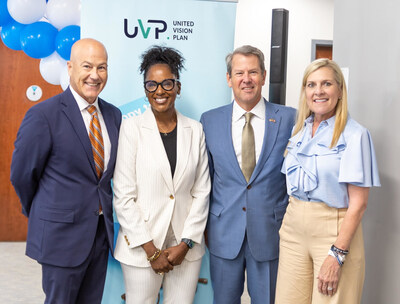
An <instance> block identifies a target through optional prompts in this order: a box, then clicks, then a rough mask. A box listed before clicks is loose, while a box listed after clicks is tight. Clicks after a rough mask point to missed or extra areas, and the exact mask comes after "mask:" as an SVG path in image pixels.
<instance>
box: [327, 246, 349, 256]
mask: <svg viewBox="0 0 400 304" xmlns="http://www.w3.org/2000/svg"><path fill="white" fill-rule="evenodd" d="M331 250H332V251H334V252H337V253H340V254H344V255H347V254H348V253H349V251H348V250H343V249H340V248H337V247H336V246H335V245H332V246H331Z"/></svg>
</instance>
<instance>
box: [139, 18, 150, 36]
mask: <svg viewBox="0 0 400 304" xmlns="http://www.w3.org/2000/svg"><path fill="white" fill-rule="evenodd" d="M138 21H139V26H140V30H141V31H142V34H143V37H144V39H147V37H148V36H149V33H150V27H148V28H147V29H146V31H145V30H144V27H143V23H142V20H141V19H138Z"/></svg>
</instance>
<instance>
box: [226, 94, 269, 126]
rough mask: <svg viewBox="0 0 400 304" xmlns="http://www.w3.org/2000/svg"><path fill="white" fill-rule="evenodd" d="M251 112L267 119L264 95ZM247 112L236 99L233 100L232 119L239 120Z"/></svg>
mask: <svg viewBox="0 0 400 304" xmlns="http://www.w3.org/2000/svg"><path fill="white" fill-rule="evenodd" d="M250 112H251V113H253V114H254V115H255V116H257V117H258V118H260V119H262V120H265V103H264V98H263V97H261V99H260V100H259V101H258V103H257V104H256V105H255V107H254V108H253V109H251V111H250ZM245 113H246V111H245V110H244V109H243V108H242V107H241V106H239V105H238V104H237V102H236V100H235V101H234V102H233V111H232V121H233V122H236V121H238V120H239V119H240V118H241V117H242V116H243V115H244V114H245Z"/></svg>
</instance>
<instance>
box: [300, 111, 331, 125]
mask: <svg viewBox="0 0 400 304" xmlns="http://www.w3.org/2000/svg"><path fill="white" fill-rule="evenodd" d="M335 119H336V115H333V116H332V117H330V118H328V119H327V120H323V121H321V124H323V125H324V124H326V125H328V126H333V125H334V124H335ZM313 122H314V114H311V115H310V116H308V117H307V118H306V120H305V122H304V125H307V124H312V123H313Z"/></svg>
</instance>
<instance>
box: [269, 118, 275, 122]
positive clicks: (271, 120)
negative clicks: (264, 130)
mask: <svg viewBox="0 0 400 304" xmlns="http://www.w3.org/2000/svg"><path fill="white" fill-rule="evenodd" d="M268 121H270V122H276V120H275V119H273V118H270V119H268Z"/></svg>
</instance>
